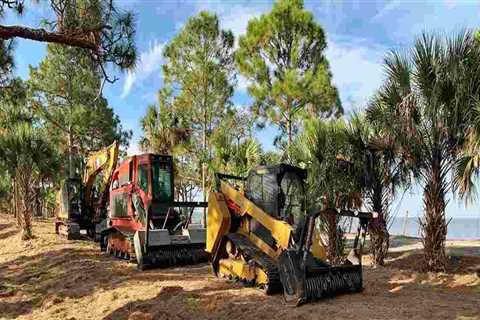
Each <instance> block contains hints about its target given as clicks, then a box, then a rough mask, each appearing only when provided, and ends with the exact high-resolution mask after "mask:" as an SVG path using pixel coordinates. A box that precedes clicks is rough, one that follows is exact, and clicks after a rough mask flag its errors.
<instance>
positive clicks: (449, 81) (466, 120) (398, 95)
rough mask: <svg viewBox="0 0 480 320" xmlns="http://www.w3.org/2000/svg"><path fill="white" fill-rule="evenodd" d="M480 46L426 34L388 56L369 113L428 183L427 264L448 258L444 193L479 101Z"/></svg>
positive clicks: (462, 36)
mask: <svg viewBox="0 0 480 320" xmlns="http://www.w3.org/2000/svg"><path fill="white" fill-rule="evenodd" d="M479 59H480V52H479V46H478V44H477V43H476V41H475V39H474V36H473V33H472V32H470V31H466V32H461V33H459V34H457V35H455V36H453V37H449V38H441V37H439V36H437V35H429V34H423V35H422V36H421V37H419V38H418V39H417V40H416V41H415V44H414V46H413V48H412V49H411V50H410V51H408V52H406V53H400V52H392V53H391V54H390V55H389V56H388V57H387V58H386V59H385V70H386V74H387V79H386V80H385V83H384V85H383V86H382V88H381V89H380V90H379V91H378V93H377V95H376V96H375V98H374V99H373V101H372V102H371V105H370V107H369V108H368V117H369V119H370V120H371V121H372V123H373V124H374V125H375V126H377V127H378V128H381V134H382V135H384V136H388V137H391V138H392V139H393V140H395V141H396V143H397V144H398V145H399V147H400V150H401V152H400V155H401V157H402V158H403V160H404V161H405V162H406V163H409V164H411V165H410V168H411V169H412V170H411V172H412V173H413V174H414V175H415V177H417V178H418V181H419V182H420V183H421V184H422V186H423V188H424V196H423V197H424V207H425V214H424V217H423V219H422V223H421V227H422V230H423V231H422V233H423V240H424V246H425V261H424V262H425V267H426V268H427V269H429V270H443V269H444V267H445V263H446V255H445V244H444V243H445V237H446V232H447V225H446V221H445V206H446V199H445V195H446V193H447V192H448V191H449V190H450V189H451V187H454V185H453V184H452V182H451V181H450V180H449V179H448V176H449V175H450V174H451V173H452V168H453V167H454V166H455V164H456V163H457V160H458V157H459V152H460V151H461V149H462V147H463V145H464V141H465V131H466V130H465V129H466V128H468V126H469V124H470V123H471V110H472V108H474V107H475V105H476V104H477V101H478V99H479V92H478V90H477V88H478V87H479V86H480V75H479V73H478V66H479V63H480V61H479Z"/></svg>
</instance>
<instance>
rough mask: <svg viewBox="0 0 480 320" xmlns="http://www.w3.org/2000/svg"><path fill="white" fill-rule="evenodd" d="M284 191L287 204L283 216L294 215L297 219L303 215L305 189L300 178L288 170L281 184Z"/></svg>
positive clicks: (283, 209)
mask: <svg viewBox="0 0 480 320" xmlns="http://www.w3.org/2000/svg"><path fill="white" fill-rule="evenodd" d="M280 187H281V189H282V193H283V195H284V196H285V205H284V207H283V208H282V213H281V215H282V217H285V218H288V217H289V216H290V217H293V218H294V220H295V221H297V219H298V218H299V217H301V216H302V215H303V199H304V190H303V184H302V181H301V180H300V178H299V177H298V176H297V175H296V174H294V173H292V172H287V173H286V174H285V175H284V177H283V179H282V182H281V184H280Z"/></svg>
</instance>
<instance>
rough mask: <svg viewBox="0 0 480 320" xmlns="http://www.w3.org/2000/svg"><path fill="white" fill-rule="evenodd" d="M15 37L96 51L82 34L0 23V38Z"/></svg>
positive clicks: (94, 45) (94, 46) (93, 44)
mask: <svg viewBox="0 0 480 320" xmlns="http://www.w3.org/2000/svg"><path fill="white" fill-rule="evenodd" d="M15 37H18V38H24V39H30V40H36V41H41V42H53V43H60V44H65V45H69V46H74V47H80V48H84V49H89V50H93V51H96V50H97V45H96V44H95V43H94V42H92V41H90V40H88V39H86V37H84V36H75V35H71V34H66V33H59V32H49V31H46V30H45V29H33V28H28V27H22V26H3V25H0V39H3V40H8V39H13V38H15Z"/></svg>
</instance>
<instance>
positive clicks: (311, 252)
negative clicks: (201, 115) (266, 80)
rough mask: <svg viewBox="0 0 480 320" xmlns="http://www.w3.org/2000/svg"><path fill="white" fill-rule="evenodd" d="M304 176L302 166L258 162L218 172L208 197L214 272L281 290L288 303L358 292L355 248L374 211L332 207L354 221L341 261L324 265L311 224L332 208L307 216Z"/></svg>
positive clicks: (359, 279) (358, 255)
mask: <svg viewBox="0 0 480 320" xmlns="http://www.w3.org/2000/svg"><path fill="white" fill-rule="evenodd" d="M305 178H306V171H304V170H302V169H300V168H297V167H293V166H289V165H285V164H281V165H278V166H260V167H258V168H256V169H255V170H252V171H251V172H250V173H249V175H248V177H247V178H240V177H234V176H230V175H222V174H217V180H218V186H217V189H218V190H217V192H211V193H210V196H209V201H208V217H207V221H208V224H207V246H206V250H207V252H209V253H210V254H211V261H212V267H213V270H214V273H215V274H216V275H217V276H226V277H228V278H230V279H235V280H240V281H242V282H243V283H245V284H247V285H253V286H257V287H259V288H261V289H263V290H264V291H265V292H266V293H267V294H271V293H275V292H281V291H282V289H283V292H284V297H285V300H286V302H287V303H289V304H294V305H300V304H302V303H305V302H307V301H309V300H314V299H319V298H323V297H329V296H332V295H334V294H337V293H347V292H359V291H361V290H362V264H361V260H362V259H361V258H362V257H361V255H362V247H363V242H364V239H365V233H366V227H367V223H368V220H369V219H371V218H372V216H373V214H371V213H362V212H353V211H348V210H334V211H335V212H336V214H339V215H344V216H352V217H358V218H359V219H360V224H359V228H358V232H357V236H356V238H355V241H354V247H353V249H352V251H351V252H350V254H349V255H348V258H347V260H346V262H345V263H344V264H342V265H331V264H330V263H328V262H327V259H326V251H325V247H324V246H323V245H322V244H321V243H322V242H321V239H320V234H319V232H318V231H317V229H316V227H315V225H316V223H315V222H316V219H317V217H319V215H320V214H327V213H326V212H327V211H328V212H331V211H332V210H323V211H320V210H319V211H315V213H308V214H307V213H306V209H305V208H306V199H305V198H306V196H305ZM232 179H236V180H242V181H244V185H245V186H244V187H245V190H244V192H243V191H239V190H237V188H236V187H234V186H233V185H231V184H229V183H228V182H227V180H232ZM329 214H330V213H329Z"/></svg>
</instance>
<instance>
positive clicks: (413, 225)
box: [389, 216, 480, 240]
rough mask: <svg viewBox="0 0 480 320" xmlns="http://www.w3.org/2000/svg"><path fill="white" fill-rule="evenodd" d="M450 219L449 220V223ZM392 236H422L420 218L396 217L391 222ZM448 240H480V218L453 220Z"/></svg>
mask: <svg viewBox="0 0 480 320" xmlns="http://www.w3.org/2000/svg"><path fill="white" fill-rule="evenodd" d="M449 219H450V218H447V222H448V221H449ZM389 231H390V234H393V235H406V236H412V237H419V236H420V224H419V221H418V217H409V218H407V219H405V217H395V218H394V219H393V220H392V221H391V222H390V228H389ZM447 239H449V240H454V239H455V240H457V239H458V240H474V239H480V217H478V216H477V217H472V218H463V217H458V218H451V220H450V223H449V224H448V227H447Z"/></svg>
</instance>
